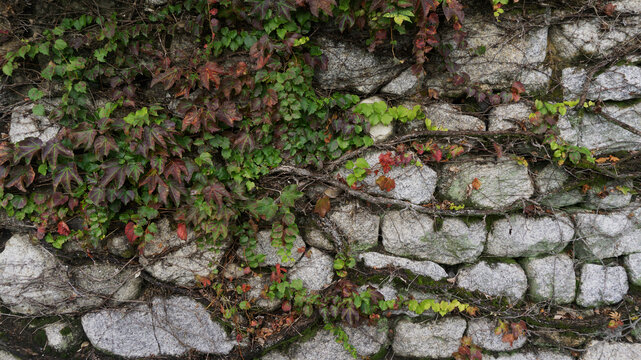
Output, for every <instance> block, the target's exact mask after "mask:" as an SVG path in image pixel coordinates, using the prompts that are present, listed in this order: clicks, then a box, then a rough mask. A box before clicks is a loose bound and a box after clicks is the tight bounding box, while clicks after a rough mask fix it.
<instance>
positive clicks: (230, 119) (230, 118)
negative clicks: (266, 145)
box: [216, 101, 243, 126]
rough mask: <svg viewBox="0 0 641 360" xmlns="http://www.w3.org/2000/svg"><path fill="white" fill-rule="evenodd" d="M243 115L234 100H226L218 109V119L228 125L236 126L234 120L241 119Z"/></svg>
mask: <svg viewBox="0 0 641 360" xmlns="http://www.w3.org/2000/svg"><path fill="white" fill-rule="evenodd" d="M242 118H243V117H242V116H241V115H240V112H238V109H237V108H236V104H235V103H234V102H232V101H225V102H224V103H223V104H222V105H221V106H220V108H218V111H216V119H218V120H220V121H222V122H224V123H225V124H227V125H228V126H234V122H236V121H240V120H241V119H242Z"/></svg>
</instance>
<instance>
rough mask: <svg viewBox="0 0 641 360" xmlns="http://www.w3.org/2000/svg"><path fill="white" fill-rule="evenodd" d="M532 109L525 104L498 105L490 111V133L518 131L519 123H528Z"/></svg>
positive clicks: (488, 128)
mask: <svg viewBox="0 0 641 360" xmlns="http://www.w3.org/2000/svg"><path fill="white" fill-rule="evenodd" d="M531 112H532V109H531V108H530V107H529V106H527V105H525V104H524V103H520V102H519V103H515V104H504V105H498V106H496V107H494V108H493V109H492V110H490V115H489V116H488V127H487V130H488V131H503V130H517V129H519V126H518V123H520V122H525V123H527V122H528V118H529V116H530V113H531Z"/></svg>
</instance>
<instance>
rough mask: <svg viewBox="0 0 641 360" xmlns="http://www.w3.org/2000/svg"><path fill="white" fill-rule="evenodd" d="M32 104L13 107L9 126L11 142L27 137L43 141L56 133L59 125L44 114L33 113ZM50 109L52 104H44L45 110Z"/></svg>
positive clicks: (51, 137)
mask: <svg viewBox="0 0 641 360" xmlns="http://www.w3.org/2000/svg"><path fill="white" fill-rule="evenodd" d="M43 105H45V104H43ZM33 106H34V104H28V105H22V106H16V107H15V108H13V111H12V113H11V125H10V127H9V137H10V139H11V142H13V143H17V142H19V141H21V140H24V139H26V138H28V137H35V138H39V139H40V140H42V142H43V143H44V142H47V141H49V140H51V139H53V138H54V137H55V136H56V135H57V134H58V131H59V130H60V126H58V125H56V124H54V123H53V122H52V121H51V120H49V118H48V117H46V116H38V115H33V113H32V109H33ZM52 109H53V106H50V105H45V110H46V111H51V110H52Z"/></svg>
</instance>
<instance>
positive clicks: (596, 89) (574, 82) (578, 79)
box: [561, 17, 641, 101]
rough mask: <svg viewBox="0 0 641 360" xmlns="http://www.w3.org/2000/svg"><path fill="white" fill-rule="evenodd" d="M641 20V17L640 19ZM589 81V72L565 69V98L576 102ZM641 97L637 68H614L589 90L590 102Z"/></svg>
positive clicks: (596, 80) (597, 79)
mask: <svg viewBox="0 0 641 360" xmlns="http://www.w3.org/2000/svg"><path fill="white" fill-rule="evenodd" d="M639 19H640V20H641V17H640V18H639ZM587 81H588V71H587V70H585V69H581V68H565V69H563V75H562V78H561V85H562V86H563V97H564V98H565V100H575V99H578V98H580V97H581V95H582V94H583V88H584V87H585V83H586V82H587ZM639 96H641V68H640V67H637V66H628V65H623V66H614V67H611V68H609V69H607V70H606V71H605V72H603V73H601V74H599V75H597V76H594V77H593V78H592V81H590V84H589V86H588V88H587V94H586V99H589V100H603V101H606V100H615V101H622V100H630V99H635V98H638V97H639Z"/></svg>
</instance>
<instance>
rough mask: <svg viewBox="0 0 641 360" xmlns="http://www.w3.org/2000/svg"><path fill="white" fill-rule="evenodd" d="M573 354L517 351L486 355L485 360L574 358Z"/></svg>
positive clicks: (559, 359) (569, 359)
mask: <svg viewBox="0 0 641 360" xmlns="http://www.w3.org/2000/svg"><path fill="white" fill-rule="evenodd" d="M573 359H574V358H573V357H572V356H571V355H566V354H561V353H558V352H553V351H537V352H527V353H515V354H509V355H497V356H492V355H486V354H483V360H573Z"/></svg>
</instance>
